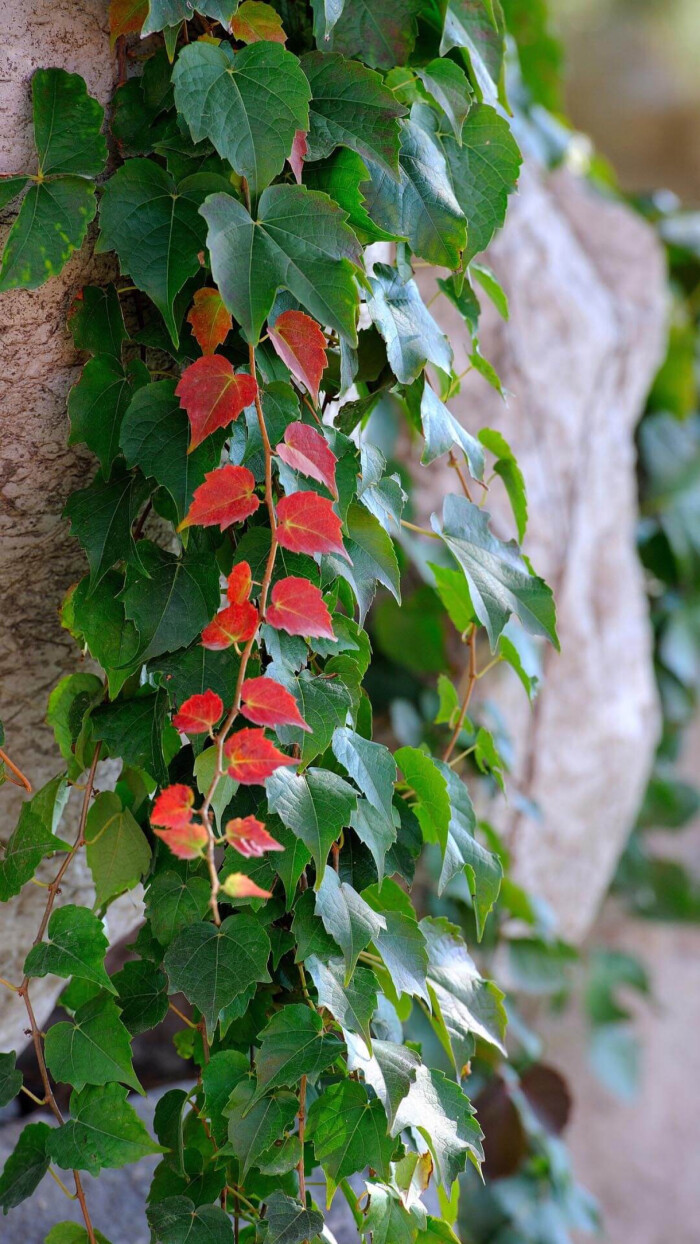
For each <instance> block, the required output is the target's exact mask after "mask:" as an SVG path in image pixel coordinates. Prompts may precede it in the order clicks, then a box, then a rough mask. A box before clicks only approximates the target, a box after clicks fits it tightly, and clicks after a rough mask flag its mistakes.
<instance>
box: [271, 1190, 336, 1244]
mask: <svg viewBox="0 0 700 1244" xmlns="http://www.w3.org/2000/svg"><path fill="white" fill-rule="evenodd" d="M322 1230H323V1214H319V1212H318V1210H316V1209H306V1208H305V1207H304V1206H302V1205H301V1204H300V1203H299V1201H294V1200H292V1198H291V1197H290V1196H285V1194H284V1193H283V1192H273V1193H272V1194H271V1195H270V1196H269V1197H268V1198H267V1235H266V1236H265V1244H303V1241H305V1240H315V1239H316V1236H317V1235H318V1234H319V1232H320V1231H322Z"/></svg>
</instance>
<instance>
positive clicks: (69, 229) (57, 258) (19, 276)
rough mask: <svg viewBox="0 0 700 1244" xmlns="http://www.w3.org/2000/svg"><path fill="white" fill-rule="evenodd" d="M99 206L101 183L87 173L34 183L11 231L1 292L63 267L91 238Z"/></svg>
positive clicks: (31, 285)
mask: <svg viewBox="0 0 700 1244" xmlns="http://www.w3.org/2000/svg"><path fill="white" fill-rule="evenodd" d="M96 209H97V202H96V200H95V187H94V185H93V183H92V182H90V181H85V180H83V178H82V177H59V178H57V180H56V181H42V182H35V183H34V185H32V186H30V187H29V190H28V191H27V193H26V194H25V196H24V198H23V200H22V206H21V207H20V209H19V215H18V216H17V219H16V220H15V222H14V224H13V226H12V228H11V229H10V232H9V234H8V235H7V242H6V243H5V250H4V252H3V257H2V267H1V268H0V293H4V292H5V290H8V289H36V288H37V286H39V285H43V284H44V281H47V280H48V279H49V277H50V276H56V275H57V273H59V272H61V271H62V269H63V268H64V266H65V265H66V263H67V262H68V260H69V259H70V257H71V255H72V254H73V253H74V251H77V250H79V249H80V247H81V246H82V244H83V242H84V241H85V235H86V234H87V230H88V225H89V224H90V222H91V220H92V219H93V217H94V215H95V211H96Z"/></svg>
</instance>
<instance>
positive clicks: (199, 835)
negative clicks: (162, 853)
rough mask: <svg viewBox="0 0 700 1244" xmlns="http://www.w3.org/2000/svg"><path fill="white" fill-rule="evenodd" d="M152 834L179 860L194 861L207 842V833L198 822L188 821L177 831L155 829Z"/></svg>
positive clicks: (202, 851)
mask: <svg viewBox="0 0 700 1244" xmlns="http://www.w3.org/2000/svg"><path fill="white" fill-rule="evenodd" d="M154 833H156V834H157V835H158V837H159V838H162V839H163V842H164V843H165V845H166V846H167V847H170V850H171V851H172V853H173V855H176V856H177V858H178V859H179V860H196V859H197V858H198V857H199V856H201V855H203V854H204V851H205V849H206V845H207V842H208V835H207V831H206V829H205V828H204V826H203V825H200V824H199V822H198V821H188V823H187V824H186V825H180V826H178V828H177V829H156V830H154Z"/></svg>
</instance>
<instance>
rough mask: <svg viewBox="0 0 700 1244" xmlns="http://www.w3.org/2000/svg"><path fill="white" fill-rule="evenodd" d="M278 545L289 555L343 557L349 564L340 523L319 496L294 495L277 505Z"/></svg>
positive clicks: (303, 493)
mask: <svg viewBox="0 0 700 1244" xmlns="http://www.w3.org/2000/svg"><path fill="white" fill-rule="evenodd" d="M277 541H278V543H279V544H281V545H282V548H283V549H289V551H290V553H312V554H313V553H340V554H341V555H342V556H343V557H347V558H348V561H349V560H350V558H349V557H348V555H347V553H346V552H345V549H344V547H343V540H342V536H341V523H340V519H339V518H338V515H337V514H336V512H335V510H334V509H333V506H332V504H331V502H330V501H328V500H327V499H326V498H325V497H319V495H318V493H316V492H294V493H292V494H291V495H290V496H289V497H282V498H281V500H280V501H278V502H277Z"/></svg>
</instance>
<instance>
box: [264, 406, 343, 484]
mask: <svg viewBox="0 0 700 1244" xmlns="http://www.w3.org/2000/svg"><path fill="white" fill-rule="evenodd" d="M275 453H276V454H277V457H278V458H281V459H282V461H283V462H286V463H287V466H290V467H291V468H292V470H293V471H301V474H302V475H310V476H311V478H312V479H317V480H318V482H319V484H325V485H326V488H327V489H328V491H329V492H332V493H333V496H334V497H337V496H338V490H337V488H336V484H335V464H336V462H337V461H338V459H337V458H336V456H335V454H334V453H333V451H332V450H331V448H330V446H329V444H328V441H327V440H326V438H325V436H322V435H321V433H320V432H317V431H316V429H315V428H310V427H309V425H308V424H307V423H290V424H288V426H287V428H286V429H285V433H284V440H283V441H281V442H280V444H279V445H278V446H277V448H276V450H275Z"/></svg>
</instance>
